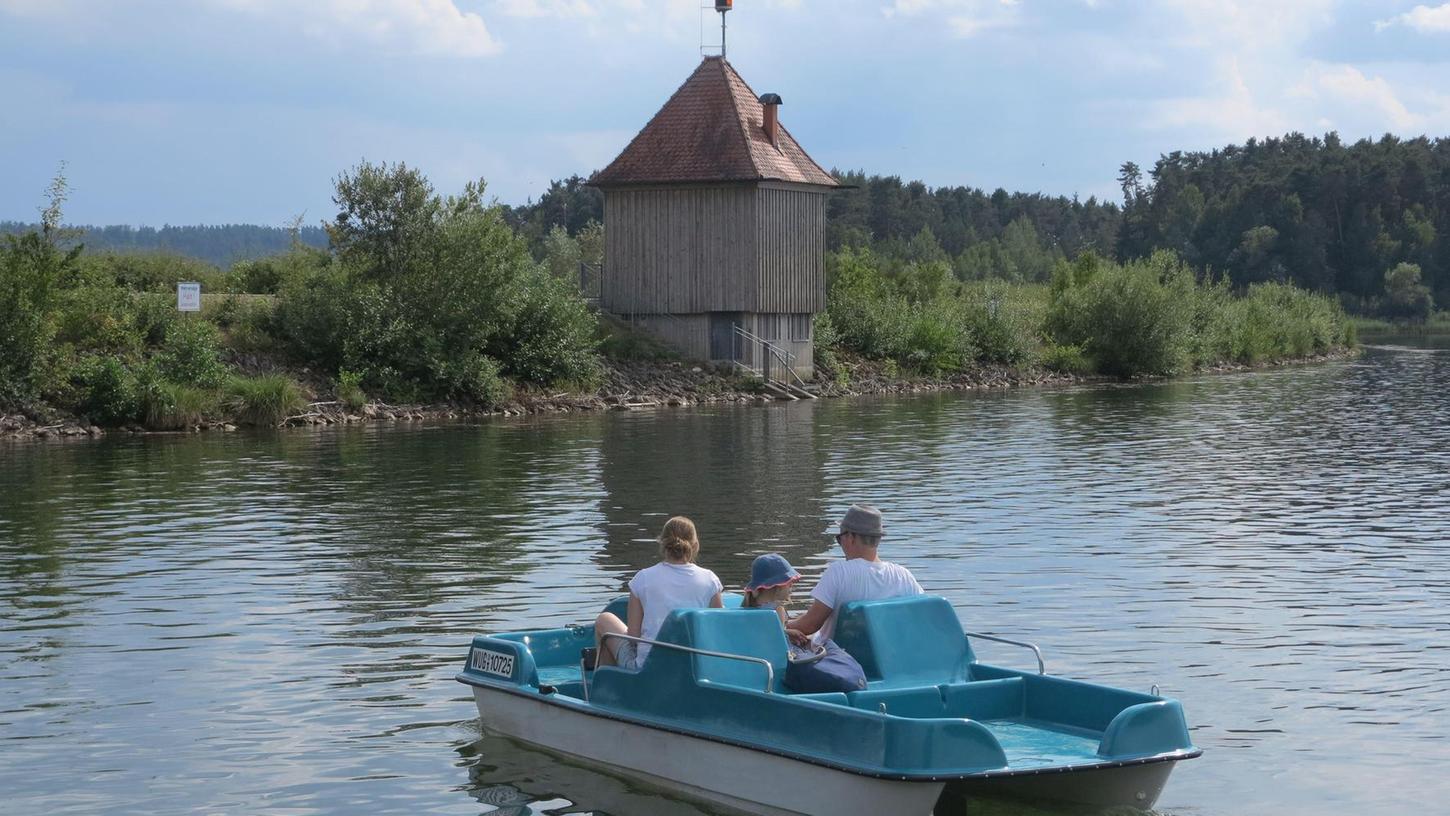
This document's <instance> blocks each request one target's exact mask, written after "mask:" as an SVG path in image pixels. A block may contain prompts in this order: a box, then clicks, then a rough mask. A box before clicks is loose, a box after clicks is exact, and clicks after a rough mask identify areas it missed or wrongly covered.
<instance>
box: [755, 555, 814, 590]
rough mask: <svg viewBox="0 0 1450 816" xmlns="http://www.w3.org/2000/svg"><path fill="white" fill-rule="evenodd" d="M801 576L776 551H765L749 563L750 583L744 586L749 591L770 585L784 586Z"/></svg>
mask: <svg viewBox="0 0 1450 816" xmlns="http://www.w3.org/2000/svg"><path fill="white" fill-rule="evenodd" d="M799 577H801V574H800V573H799V572H796V571H795V567H792V566H791V565H790V562H789V561H787V560H785V556H782V555H780V554H778V553H766V554H765V555H762V556H760V557H758V558H756V559H755V562H754V563H752V564H751V565H750V583H748V584H746V585H745V588H746V589H748V590H750V591H751V592H756V591H759V590H762V589H770V588H771V587H778V586H784V585H785V584H789V583H791V582H792V581H795V580H796V579H797V578H799Z"/></svg>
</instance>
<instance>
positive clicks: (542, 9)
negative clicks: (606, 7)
mask: <svg viewBox="0 0 1450 816" xmlns="http://www.w3.org/2000/svg"><path fill="white" fill-rule="evenodd" d="M497 6H498V10H499V11H500V12H502V13H503V14H505V15H508V16H509V17H553V18H558V19H568V18H572V17H593V16H595V15H596V14H598V9H597V7H596V5H595V4H594V3H590V2H589V0H498V3H497Z"/></svg>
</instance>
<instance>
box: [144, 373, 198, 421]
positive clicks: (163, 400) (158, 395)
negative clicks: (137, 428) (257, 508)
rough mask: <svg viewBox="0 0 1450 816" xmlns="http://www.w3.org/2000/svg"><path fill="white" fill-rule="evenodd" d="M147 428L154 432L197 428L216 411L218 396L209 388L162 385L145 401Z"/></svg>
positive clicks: (152, 389) (150, 391)
mask: <svg viewBox="0 0 1450 816" xmlns="http://www.w3.org/2000/svg"><path fill="white" fill-rule="evenodd" d="M142 402H143V404H144V409H145V422H146V427H147V428H150V429H151V430H153V431H183V430H186V429H188V428H195V427H196V426H197V425H200V424H201V423H202V422H204V421H206V418H207V417H208V416H210V415H212V414H214V413H215V412H216V410H217V393H216V391H214V390H212V389H210V388H196V387H194V386H190V385H182V384H179V383H173V382H165V381H159V382H155V383H154V384H152V385H151V386H150V387H149V388H148V389H147V390H146V392H145V396H144V397H143V400H142Z"/></svg>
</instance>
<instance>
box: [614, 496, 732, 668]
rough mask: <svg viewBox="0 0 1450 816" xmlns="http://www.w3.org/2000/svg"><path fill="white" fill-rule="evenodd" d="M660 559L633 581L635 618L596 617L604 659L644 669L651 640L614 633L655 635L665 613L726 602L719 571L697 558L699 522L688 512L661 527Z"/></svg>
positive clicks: (631, 601) (631, 609)
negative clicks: (642, 640) (718, 575)
mask: <svg viewBox="0 0 1450 816" xmlns="http://www.w3.org/2000/svg"><path fill="white" fill-rule="evenodd" d="M659 542H660V559H661V560H660V562H659V563H658V564H655V565H654V566H652V567H646V568H645V569H642V570H640V571H639V572H637V573H635V576H634V577H633V578H631V579H630V581H629V612H628V616H629V622H628V624H626V623H625V622H624V621H622V620H620V619H619V617H618V616H617V615H614V614H613V613H610V612H604V613H602V614H600V616H599V617H598V618H597V619H596V620H595V621H594V645H595V646H596V647H597V648H598V650H599V652H598V655H599V657H598V665H600V666H619V667H620V668H625V669H638V668H639V667H640V666H643V665H644V659H645V657H647V656H648V655H649V649H650V645H649V644H648V643H635V642H634V641H632V640H625V639H623V638H608V639H605V638H604V635H606V634H609V633H615V634H625V635H631V636H633V637H638V638H644V639H646V640H654V639H655V636H656V635H658V634H659V631H660V626H661V625H662V624H663V623H664V622H665V618H667V617H669V614H670V613H671V612H673V611H675V610H676V609H695V608H700V607H707V606H708V607H714V608H716V609H718V608H720V607H721V606H722V604H721V602H720V592H721V590H722V589H723V588H724V587H723V586H722V585H721V584H720V579H719V578H717V577H716V576H715V573H713V572H711V571H710V570H707V569H705V568H703V567H701V566H699V565H698V564H696V563H695V558H696V557H698V556H699V554H700V539H699V536H698V535H696V533H695V523H694V522H692V521H690V520H689V519H687V518H685V517H684V516H675V517H674V518H672V519H670V520H669V521H667V522H665V526H664V529H663V530H661V531H660V538H659Z"/></svg>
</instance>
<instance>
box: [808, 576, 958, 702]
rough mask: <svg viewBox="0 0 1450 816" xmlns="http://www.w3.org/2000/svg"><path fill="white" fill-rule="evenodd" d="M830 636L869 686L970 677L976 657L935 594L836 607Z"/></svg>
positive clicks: (947, 606)
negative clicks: (857, 666)
mask: <svg viewBox="0 0 1450 816" xmlns="http://www.w3.org/2000/svg"><path fill="white" fill-rule="evenodd" d="M834 639H835V641H836V643H837V644H839V645H840V647H841V648H843V649H845V650H846V651H848V652H850V653H851V656H852V657H854V658H856V659H857V660H858V661H860V663H861V668H862V669H864V670H865V671H866V679H867V680H868V681H870V682H871V683H872V686H873V687H880V686H885V687H898V686H924V685H936V684H940V683H951V682H956V681H960V680H968V679H971V678H970V674H971V664H972V662H973V660H975V659H976V658H975V656H974V655H973V654H972V647H971V645H970V644H968V643H967V638H966V634H965V633H964V632H963V631H962V623H961V621H960V620H958V619H957V613H956V610H954V609H952V605H951V604H950V603H948V602H947V600H946V599H945V598H942V597H940V596H938V595H913V596H910V597H905V598H892V599H890V600H886V601H853V602H851V603H848V604H846V605H845V606H843V607H841V608H840V610H838V615H837V618H836V632H835V636H834Z"/></svg>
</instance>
